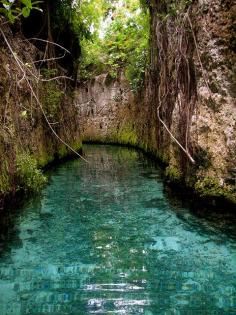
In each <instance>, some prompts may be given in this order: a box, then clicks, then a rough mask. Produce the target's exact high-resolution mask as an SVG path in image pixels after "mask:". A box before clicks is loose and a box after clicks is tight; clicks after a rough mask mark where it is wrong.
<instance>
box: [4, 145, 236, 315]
mask: <svg viewBox="0 0 236 315" xmlns="http://www.w3.org/2000/svg"><path fill="white" fill-rule="evenodd" d="M84 154H85V157H86V158H87V159H88V160H89V162H90V163H89V164H85V163H84V162H82V161H80V160H73V161H69V162H66V163H64V164H62V165H60V166H58V167H56V168H55V169H54V170H52V171H50V174H49V176H50V180H49V184H48V186H47V187H46V188H45V189H44V190H43V192H42V195H41V196H40V197H36V198H34V199H31V200H29V201H27V202H26V203H25V204H24V206H22V207H21V208H20V209H16V210H15V211H10V214H9V215H5V216H4V217H3V219H2V223H1V225H0V227H1V232H0V315H10V314H11V315H25V314H29V315H43V314H53V315H60V314H63V315H65V314H68V315H89V314H126V315H131V314H134V315H138V314H145V315H235V314H236V234H235V233H236V223H235V218H234V217H231V216H230V215H229V214H224V215H222V214H220V213H218V212H216V213H215V212H213V211H204V210H202V211H201V209H198V210H197V211H196V212H195V211H192V209H191V207H190V206H188V205H187V204H185V203H183V202H181V201H180V200H178V199H176V198H172V197H170V196H168V194H167V193H166V192H165V190H164V184H163V179H162V175H161V171H160V170H159V169H157V168H156V167H155V166H154V164H153V162H152V161H150V160H149V159H148V158H147V157H145V156H144V155H143V154H142V153H140V152H139V151H135V150H133V149H127V148H122V147H112V146H97V145H87V146H85V147H84Z"/></svg>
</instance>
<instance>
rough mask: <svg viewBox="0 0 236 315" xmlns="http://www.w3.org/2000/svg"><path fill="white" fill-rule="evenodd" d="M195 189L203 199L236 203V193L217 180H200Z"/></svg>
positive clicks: (210, 178) (208, 178) (209, 178)
mask: <svg viewBox="0 0 236 315" xmlns="http://www.w3.org/2000/svg"><path fill="white" fill-rule="evenodd" d="M194 188H195V191H196V192H197V193H198V194H199V195H200V196H201V197H214V198H225V199H227V200H228V201H230V202H233V203H236V193H235V192H234V191H233V190H232V189H230V187H228V186H227V185H224V186H221V185H220V184H219V181H218V180H217V179H216V178H213V177H205V178H203V179H199V180H198V181H197V182H196V183H195V187H194Z"/></svg>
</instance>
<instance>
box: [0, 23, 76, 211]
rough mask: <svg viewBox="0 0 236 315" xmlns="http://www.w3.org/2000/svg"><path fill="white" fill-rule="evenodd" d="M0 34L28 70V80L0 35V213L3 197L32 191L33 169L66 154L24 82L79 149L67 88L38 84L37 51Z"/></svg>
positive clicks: (9, 34)
mask: <svg viewBox="0 0 236 315" xmlns="http://www.w3.org/2000/svg"><path fill="white" fill-rule="evenodd" d="M3 31H4V34H5V37H6V39H7V41H8V43H9V45H10V46H11V48H12V50H13V51H14V54H15V55H16V56H17V58H19V59H18V60H20V61H19V62H21V63H22V67H24V69H26V67H27V70H26V74H27V75H26V76H25V75H23V73H22V71H21V69H20V67H19V64H18V65H17V63H16V61H15V58H14V56H13V54H12V52H11V51H10V50H9V47H8V46H7V43H6V42H5V40H4V38H3V36H2V35H0V38H1V44H0V78H1V80H0V208H1V206H2V203H3V200H4V198H5V197H6V196H7V195H9V194H11V195H12V194H14V193H15V192H17V191H19V190H22V189H23V190H27V191H28V190H30V189H31V188H37V187H36V186H37V182H36V180H37V178H39V175H40V173H39V171H38V169H37V167H43V166H45V165H47V164H48V163H49V162H51V161H53V160H54V159H55V158H56V157H58V158H60V157H63V156H65V155H66V154H68V153H69V152H68V150H67V148H66V147H65V145H63V144H62V143H61V142H60V141H58V140H57V139H56V137H55V136H54V135H53V134H52V132H51V130H50V128H49V126H48V124H47V123H46V121H45V118H44V115H43V113H42V110H41V109H40V106H39V104H38V103H37V102H36V101H35V99H34V97H33V94H32V91H31V89H30V88H29V85H28V84H27V81H26V77H27V78H28V80H29V82H30V84H31V85H32V87H33V90H34V93H36V94H37V96H38V97H39V99H40V101H41V103H42V106H43V110H44V111H45V113H46V115H47V117H48V120H49V122H50V123H51V126H52V127H53V128H54V130H55V131H56V132H57V133H58V135H59V136H60V137H61V138H62V139H63V140H64V141H66V142H67V143H68V144H70V145H71V146H72V147H73V148H74V149H79V148H81V139H80V134H79V128H78V124H77V121H76V110H75V108H74V107H73V102H72V93H70V90H69V89H68V88H66V82H60V83H59V82H57V83H56V81H47V82H39V83H37V82H36V81H37V80H35V77H34V75H36V74H37V73H38V72H37V69H36V68H35V66H34V61H35V60H37V59H38V58H40V57H39V51H38V50H37V49H36V48H35V47H34V46H33V45H31V44H30V43H29V42H27V41H25V38H24V37H23V36H22V35H21V34H20V33H17V34H15V35H13V34H12V32H11V30H10V28H8V27H7V26H6V27H5V28H3ZM49 72H50V71H49ZM70 94H71V95H70ZM30 186H34V187H30Z"/></svg>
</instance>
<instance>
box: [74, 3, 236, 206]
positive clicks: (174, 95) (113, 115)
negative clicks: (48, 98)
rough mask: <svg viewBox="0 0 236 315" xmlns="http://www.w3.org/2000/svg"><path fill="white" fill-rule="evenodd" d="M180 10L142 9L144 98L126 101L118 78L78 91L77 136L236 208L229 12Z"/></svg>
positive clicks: (212, 6)
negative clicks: (158, 166)
mask: <svg viewBox="0 0 236 315" xmlns="http://www.w3.org/2000/svg"><path fill="white" fill-rule="evenodd" d="M187 2H188V1H173V2H172V7H170V4H169V3H170V2H169V1H164V0H163V1H157V0H151V1H150V15H151V21H150V25H151V38H150V45H151V47H150V48H151V49H150V70H149V73H148V75H147V77H146V84H145V85H146V87H145V91H143V92H142V93H141V94H139V95H133V94H132V92H131V91H130V88H129V85H128V83H127V82H126V80H125V78H124V77H123V76H122V75H121V76H120V78H118V79H117V80H112V79H111V78H109V76H108V75H101V76H99V77H97V78H95V79H94V80H92V81H90V82H89V83H88V84H87V85H86V84H85V85H84V86H82V87H80V88H79V90H78V91H77V93H76V97H75V105H76V107H77V109H78V116H79V121H80V126H81V132H82V134H83V138H84V140H87V141H88V140H89V141H102V142H115V143H125V144H132V145H136V146H139V147H141V148H143V149H145V150H146V151H150V152H152V153H153V154H155V155H156V156H157V157H159V158H160V159H161V160H162V161H163V162H165V163H166V164H167V165H168V167H167V169H166V175H167V176H168V177H169V179H170V180H171V181H174V182H184V183H185V184H186V185H187V186H189V187H191V188H193V189H194V190H195V191H197V192H198V193H199V194H200V195H201V196H203V197H208V196H211V197H212V196H213V197H220V198H226V199H228V200H230V201H233V202H236V186H235V184H236V102H235V96H236V94H235V93H236V85H235V84H236V80H235V79H236V77H235V73H236V72H235V65H236V63H235V50H236V46H235V5H234V4H233V1H221V0H213V1H212V0H211V1H210V0H199V1H193V2H192V3H191V4H190V5H189V4H187ZM173 4H175V6H174V7H173ZM173 8H175V10H174V9H173ZM171 12H172V13H171Z"/></svg>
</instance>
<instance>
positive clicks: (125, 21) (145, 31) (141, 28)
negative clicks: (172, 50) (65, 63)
mask: <svg viewBox="0 0 236 315" xmlns="http://www.w3.org/2000/svg"><path fill="white" fill-rule="evenodd" d="M88 2H89V5H86V6H85V7H86V10H87V12H91V11H92V12H94V11H95V12H96V17H95V18H94V17H93V16H92V15H89V16H90V23H91V24H90V31H91V33H92V34H91V37H92V41H88V40H87V39H84V40H83V41H82V64H81V69H80V75H81V76H82V77H83V78H85V79H86V78H89V77H91V76H94V75H97V74H100V73H101V72H103V71H108V72H110V74H111V75H112V76H113V77H116V76H117V75H118V74H119V73H120V72H121V71H125V74H126V77H127V78H128V79H129V81H130V84H131V87H132V89H133V90H135V91H136V90H138V89H139V88H140V87H141V86H142V84H143V78H144V72H145V67H146V64H147V55H148V39H149V15H148V12H146V11H145V10H142V9H141V8H140V2H139V1H138V0H126V1H121V0H116V1H97V0H91V1H88ZM85 3H86V1H85V2H84V4H85ZM94 7H95V8H96V10H94ZM91 9H92V10H91ZM81 10H82V11H83V5H82V8H81ZM85 16H88V14H86V15H85Z"/></svg>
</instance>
